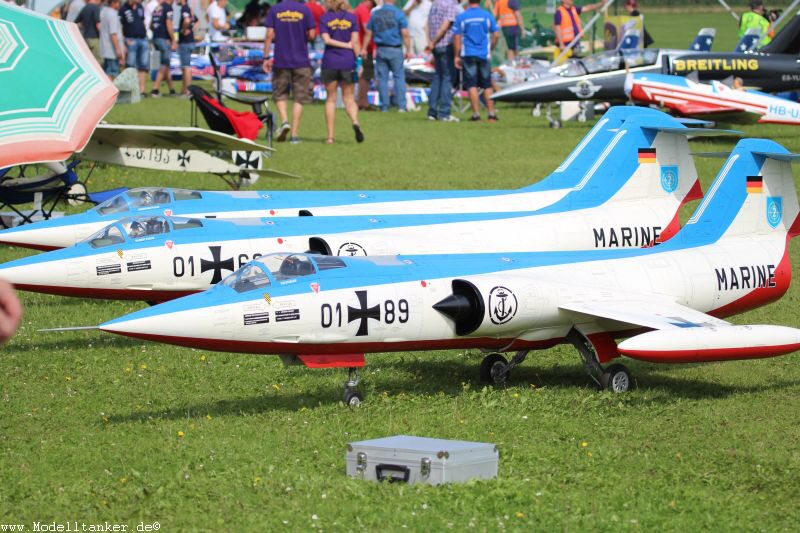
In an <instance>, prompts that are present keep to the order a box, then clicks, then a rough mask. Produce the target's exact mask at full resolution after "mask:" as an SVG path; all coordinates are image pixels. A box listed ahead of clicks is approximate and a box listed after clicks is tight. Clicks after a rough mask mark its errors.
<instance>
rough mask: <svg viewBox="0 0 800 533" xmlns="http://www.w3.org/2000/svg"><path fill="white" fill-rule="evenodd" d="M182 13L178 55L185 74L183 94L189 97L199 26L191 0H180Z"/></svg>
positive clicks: (179, 24)
mask: <svg viewBox="0 0 800 533" xmlns="http://www.w3.org/2000/svg"><path fill="white" fill-rule="evenodd" d="M180 6H181V10H180V15H179V18H178V20H179V22H178V56H179V57H180V60H181V73H182V74H183V88H182V89H183V90H182V91H181V96H183V97H185V98H188V97H189V85H190V84H191V83H192V50H193V49H194V30H195V26H197V17H196V16H195V15H194V13H192V8H191V7H189V0H180Z"/></svg>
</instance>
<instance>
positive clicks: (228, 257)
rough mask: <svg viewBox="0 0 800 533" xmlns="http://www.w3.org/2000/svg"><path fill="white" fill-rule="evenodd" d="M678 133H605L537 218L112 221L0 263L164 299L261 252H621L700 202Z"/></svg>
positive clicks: (62, 286)
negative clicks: (568, 185)
mask: <svg viewBox="0 0 800 533" xmlns="http://www.w3.org/2000/svg"><path fill="white" fill-rule="evenodd" d="M695 131H696V130H693V129H689V128H686V127H684V126H682V125H681V124H680V123H678V122H677V121H675V120H674V119H672V118H670V117H669V116H666V115H660V116H645V115H641V116H636V117H633V118H631V119H629V120H626V121H625V122H624V123H623V124H622V125H621V126H620V127H618V128H615V129H614V132H613V134H614V136H613V137H612V139H611V140H610V142H609V143H608V144H607V146H606V148H605V149H604V150H603V151H602V152H600V153H599V154H597V157H596V160H595V162H594V164H593V165H592V166H591V167H590V168H589V169H588V170H587V172H586V174H585V175H584V176H583V178H582V179H581V181H580V182H579V183H578V184H577V185H576V186H575V187H574V188H573V189H572V190H571V191H570V192H569V193H568V194H566V195H565V196H563V197H562V198H561V199H560V200H558V201H557V202H555V203H554V204H552V205H550V206H547V207H544V208H542V209H538V210H536V211H526V212H509V213H469V214H444V215H442V214H439V215H386V216H383V215H374V216H365V217H316V216H314V217H292V218H269V219H257V218H250V219H241V220H236V221H233V220H208V219H201V218H191V219H190V218H178V217H165V216H160V215H158V216H139V217H131V218H126V219H122V220H120V221H119V222H115V223H114V224H111V225H109V226H107V227H106V228H104V229H102V230H101V231H99V232H98V233H97V234H95V235H93V236H92V237H90V238H89V239H87V240H86V241H84V242H82V243H79V244H77V245H75V246H73V247H70V248H65V249H61V250H53V251H50V252H47V253H44V254H39V255H34V256H31V257H27V258H22V259H18V260H16V261H11V262H8V263H5V264H3V265H0V277H2V278H3V279H5V280H7V281H10V282H11V283H13V284H14V285H15V286H16V287H17V288H18V289H22V290H30V291H37V292H45V293H52V294H61V295H69V296H83V297H92V298H123V299H137V300H145V301H149V302H154V301H164V300H168V299H171V298H177V297H179V296H183V295H185V294H187V293H189V292H197V291H201V290H205V289H207V288H208V287H210V286H211V285H213V284H215V283H217V282H219V281H220V280H221V279H222V277H223V276H226V275H227V274H229V273H230V272H233V270H235V269H236V268H239V267H241V266H242V265H243V264H244V263H247V262H248V261H249V260H250V259H255V258H256V257H259V256H262V255H265V254H267V253H270V252H280V251H287V252H296V251H311V252H316V253H320V254H325V255H338V256H342V255H345V256H356V255H391V254H398V253H403V254H442V253H478V252H528V251H545V250H578V249H591V248H631V247H644V246H651V245H653V244H657V243H660V242H663V241H665V240H666V239H668V238H669V237H670V236H672V235H674V234H675V233H676V232H677V230H678V229H679V227H680V224H679V220H678V214H679V210H680V207H681V206H682V205H683V204H684V203H685V202H687V201H689V200H692V199H697V198H699V197H700V196H701V194H700V185H699V182H698V180H697V172H696V170H695V166H694V162H693V160H692V156H691V154H690V153H689V145H688V141H687V139H686V137H687V134H689V133H694V132H695Z"/></svg>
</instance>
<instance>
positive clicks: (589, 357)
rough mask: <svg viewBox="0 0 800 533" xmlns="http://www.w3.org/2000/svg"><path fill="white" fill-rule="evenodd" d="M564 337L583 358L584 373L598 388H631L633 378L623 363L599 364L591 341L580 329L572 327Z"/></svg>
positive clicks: (613, 390) (622, 389)
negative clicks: (607, 365)
mask: <svg viewBox="0 0 800 533" xmlns="http://www.w3.org/2000/svg"><path fill="white" fill-rule="evenodd" d="M566 338H567V340H568V341H569V342H570V343H572V345H573V346H575V348H576V349H577V350H578V353H579V354H580V355H581V357H582V358H583V365H584V368H585V369H586V373H587V374H589V377H590V378H592V380H593V381H594V382H595V383H597V385H598V386H599V387H600V388H602V389H607V390H610V391H611V392H627V391H629V390H631V389H632V388H633V379H631V374H630V372H629V371H628V369H627V368H626V367H625V365H621V364H619V363H615V364H613V365H610V366H609V367H608V368H605V369H604V368H603V367H602V366H600V360H599V359H598V357H597V351H596V350H595V348H594V346H593V345H592V342H591V341H590V340H589V339H588V338H586V336H585V335H583V334H582V333H581V332H580V331H578V330H577V329H575V328H572V329H571V330H569V333H567V337H566Z"/></svg>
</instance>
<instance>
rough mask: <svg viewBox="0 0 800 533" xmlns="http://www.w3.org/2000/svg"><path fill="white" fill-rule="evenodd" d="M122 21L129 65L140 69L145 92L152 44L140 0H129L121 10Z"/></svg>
mask: <svg viewBox="0 0 800 533" xmlns="http://www.w3.org/2000/svg"><path fill="white" fill-rule="evenodd" d="M119 19H120V22H121V23H122V35H124V36H125V48H126V49H127V56H126V59H127V65H128V67H134V68H136V70H138V71H139V72H138V77H139V92H140V93H141V94H142V96H147V94H146V93H145V92H144V79H145V74H146V72H147V69H148V67H149V66H150V44H149V43H148V42H147V30H146V28H145V25H144V8H143V7H142V3H141V2H140V1H139V0H127V1H126V2H125V4H124V5H123V6H122V8H121V9H120V10H119Z"/></svg>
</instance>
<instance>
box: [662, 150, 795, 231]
mask: <svg viewBox="0 0 800 533" xmlns="http://www.w3.org/2000/svg"><path fill="white" fill-rule="evenodd" d="M795 162H800V155H796V154H790V153H789V152H788V151H787V150H786V149H785V148H784V147H783V146H781V145H780V144H778V143H776V142H774V141H769V140H766V139H743V140H741V141H739V143H738V144H737V145H736V147H735V148H734V150H733V152H731V154H730V156H729V157H728V159H727V160H726V161H725V164H723V165H722V168H721V169H720V171H719V174H718V175H717V178H716V179H715V180H714V183H712V184H711V187H710V188H709V189H708V191H707V193H706V196H705V198H704V199H703V201H702V202H701V203H700V205H699V206H698V207H697V209H696V210H695V212H694V214H693V215H692V216H691V218H690V219H689V220H688V222H687V223H686V225H685V226H684V228H683V230H681V232H680V233H679V234H678V236H677V237H676V239H673V240H672V241H671V242H672V243H674V244H675V245H682V246H700V245H704V244H710V243H712V242H715V241H717V240H719V239H722V238H726V237H736V236H742V235H748V236H749V235H753V236H755V235H766V234H781V235H786V234H787V233H794V231H795V225H796V219H797V215H798V212H800V208H798V203H797V192H796V189H795V185H794V178H793V176H792V168H791V164H792V163H795Z"/></svg>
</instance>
